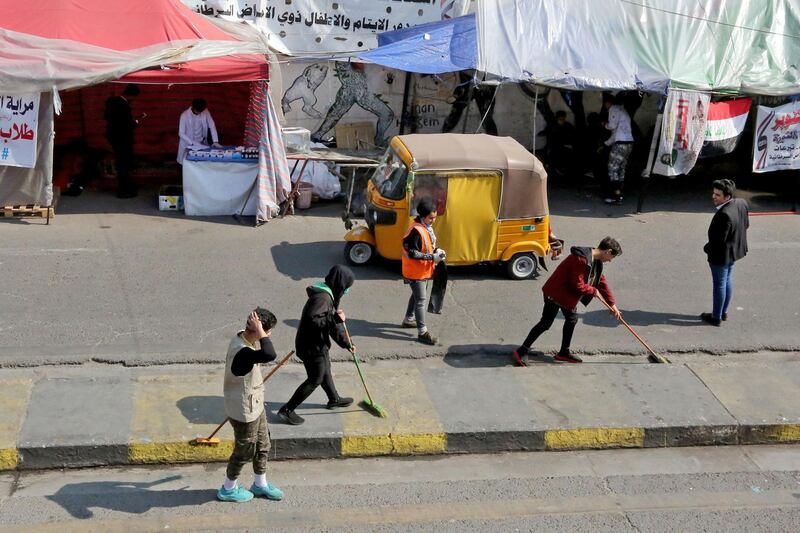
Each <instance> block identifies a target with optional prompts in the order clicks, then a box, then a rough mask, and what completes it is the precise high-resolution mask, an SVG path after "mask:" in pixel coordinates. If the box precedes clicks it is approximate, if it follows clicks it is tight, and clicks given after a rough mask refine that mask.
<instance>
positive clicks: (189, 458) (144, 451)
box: [128, 441, 233, 464]
mask: <svg viewBox="0 0 800 533" xmlns="http://www.w3.org/2000/svg"><path fill="white" fill-rule="evenodd" d="M231 453H233V441H222V442H220V443H219V444H217V445H216V446H208V445H200V446H197V445H194V444H190V443H188V442H158V443H148V444H129V445H128V460H129V461H130V462H131V463H139V464H145V463H188V462H197V463H203V462H212V461H227V460H228V458H229V457H230V456H231Z"/></svg>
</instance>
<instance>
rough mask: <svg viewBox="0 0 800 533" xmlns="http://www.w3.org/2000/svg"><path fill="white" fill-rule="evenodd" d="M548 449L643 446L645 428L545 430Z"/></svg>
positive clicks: (545, 441) (545, 442)
mask: <svg viewBox="0 0 800 533" xmlns="http://www.w3.org/2000/svg"><path fill="white" fill-rule="evenodd" d="M544 444H545V448H547V449H548V450H583V449H597V448H641V447H643V446H644V428H577V429H554V430H550V431H545V434H544Z"/></svg>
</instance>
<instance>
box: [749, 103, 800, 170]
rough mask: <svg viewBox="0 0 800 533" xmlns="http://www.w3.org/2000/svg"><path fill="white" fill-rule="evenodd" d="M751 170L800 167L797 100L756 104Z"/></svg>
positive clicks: (799, 132) (798, 104) (799, 123)
mask: <svg viewBox="0 0 800 533" xmlns="http://www.w3.org/2000/svg"><path fill="white" fill-rule="evenodd" d="M753 140H754V142H755V146H753V172H772V171H775V170H790V169H798V168H800V101H798V102H791V103H788V104H786V105H782V106H780V107H765V106H761V105H760V106H758V114H757V115H756V134H755V136H754V139H753Z"/></svg>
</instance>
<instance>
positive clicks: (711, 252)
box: [700, 179, 750, 326]
mask: <svg viewBox="0 0 800 533" xmlns="http://www.w3.org/2000/svg"><path fill="white" fill-rule="evenodd" d="M711 186H712V187H713V189H714V190H713V193H712V194H711V199H712V200H713V202H714V205H715V206H716V208H717V212H716V213H715V214H714V218H712V219H711V225H710V226H709V227H708V242H707V243H706V245H705V246H704V247H703V251H704V252H705V253H706V255H707V256H708V265H709V267H711V279H712V282H713V297H714V308H713V311H712V312H711V313H702V314H701V315H700V319H701V320H703V322H706V323H708V324H711V325H712V326H720V325H721V324H722V321H723V320H727V319H728V305H730V303H731V296H733V283H732V281H731V274H732V273H733V264H734V263H735V262H736V261H738V260H739V259H741V258H742V257H744V256H745V255H747V228H749V227H750V216H749V214H748V209H747V202H745V201H744V200H743V199H741V198H734V197H733V195H734V194H735V193H736V184H735V183H734V182H733V180H729V179H724V180H717V181H715V182H714V183H712V184H711Z"/></svg>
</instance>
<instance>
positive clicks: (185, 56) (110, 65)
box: [0, 21, 271, 93]
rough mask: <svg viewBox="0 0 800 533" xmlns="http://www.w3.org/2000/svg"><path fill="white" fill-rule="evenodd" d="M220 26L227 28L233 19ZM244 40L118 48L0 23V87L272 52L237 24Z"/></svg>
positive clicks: (32, 86) (59, 85) (73, 83)
mask: <svg viewBox="0 0 800 533" xmlns="http://www.w3.org/2000/svg"><path fill="white" fill-rule="evenodd" d="M215 24H217V25H219V26H223V29H225V31H228V32H229V33H230V31H231V30H230V28H231V23H227V24H228V25H227V26H225V25H223V23H221V21H215ZM235 37H237V38H243V39H248V40H247V41H234V40H231V41H215V40H200V39H197V40H189V41H171V42H164V43H160V44H157V45H153V46H148V47H145V48H139V49H135V50H127V51H118V50H111V49H109V48H101V47H98V46H92V45H89V44H86V43H82V42H78V41H71V40H65V39H46V38H43V37H38V36H35V35H30V34H26V33H18V32H14V31H10V30H7V29H4V28H0V87H2V90H3V92H8V93H33V92H52V90H53V89H54V88H55V89H58V90H64V89H72V88H76V87H84V86H87V85H95V84H98V83H102V82H105V81H110V80H115V79H118V78H121V77H123V76H124V75H125V74H128V73H131V72H136V71H138V70H142V69H146V68H150V67H159V66H161V65H170V64H176V63H185V62H188V61H194V60H198V59H208V58H213V57H223V56H227V55H231V54H268V53H271V52H270V51H269V48H268V46H267V44H266V41H265V40H264V38H263V36H262V35H261V34H260V32H258V31H257V30H255V29H253V28H249V27H248V26H244V27H243V28H238V34H237V35H235Z"/></svg>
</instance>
